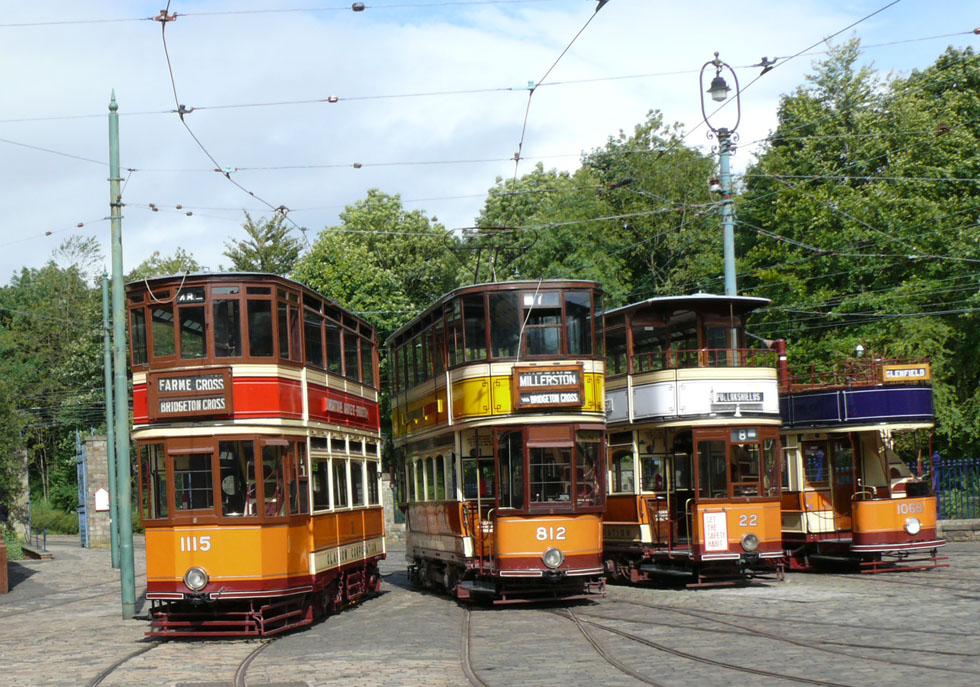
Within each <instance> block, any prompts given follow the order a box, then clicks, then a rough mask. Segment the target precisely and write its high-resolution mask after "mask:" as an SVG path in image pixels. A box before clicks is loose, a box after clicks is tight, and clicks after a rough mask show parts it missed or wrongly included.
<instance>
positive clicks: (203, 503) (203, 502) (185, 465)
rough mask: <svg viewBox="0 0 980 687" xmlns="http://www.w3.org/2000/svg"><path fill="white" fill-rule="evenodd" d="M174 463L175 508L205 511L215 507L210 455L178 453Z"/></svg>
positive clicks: (174, 457)
mask: <svg viewBox="0 0 980 687" xmlns="http://www.w3.org/2000/svg"><path fill="white" fill-rule="evenodd" d="M173 461H174V494H175V498H174V508H175V509H176V510H205V509H209V508H212V507H213V505H214V490H213V488H212V486H211V454H210V453H178V454H175V455H174V456H173Z"/></svg>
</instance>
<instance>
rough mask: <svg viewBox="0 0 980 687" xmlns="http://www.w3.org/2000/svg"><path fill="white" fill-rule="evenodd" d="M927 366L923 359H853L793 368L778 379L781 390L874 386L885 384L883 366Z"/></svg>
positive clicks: (913, 381)
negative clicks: (785, 377)
mask: <svg viewBox="0 0 980 687" xmlns="http://www.w3.org/2000/svg"><path fill="white" fill-rule="evenodd" d="M927 363H928V360H926V359H924V358H887V359H886V358H854V359H852V360H837V361H834V362H831V363H812V364H810V365H793V366H790V367H789V369H788V376H787V379H786V380H782V381H783V386H784V388H783V391H787V390H794V391H799V390H803V389H823V388H832V387H847V386H876V385H878V384H882V383H884V381H885V380H884V377H883V372H882V369H883V366H885V365H925V364H927ZM917 381H918V380H916V379H914V378H913V379H908V380H906V383H910V384H914V383H916V382H917Z"/></svg>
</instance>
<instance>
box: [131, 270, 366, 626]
mask: <svg viewBox="0 0 980 687" xmlns="http://www.w3.org/2000/svg"><path fill="white" fill-rule="evenodd" d="M127 303H128V310H129V333H130V342H131V350H130V353H131V356H132V368H133V422H134V427H133V440H134V441H135V442H136V450H137V462H138V465H139V489H138V493H139V503H140V506H139V507H140V513H141V516H142V522H143V526H144V528H145V530H146V576H147V583H146V588H147V598H148V599H149V600H150V603H151V611H150V620H151V629H150V632H149V633H148V634H150V635H154V636H163V637H173V636H194V635H211V636H215V635H225V636H241V635H256V636H264V635H271V634H275V633H277V632H282V631H284V630H287V629H290V628H293V627H298V626H301V625H305V624H308V623H310V622H312V621H313V620H314V619H315V618H316V617H318V616H321V615H324V614H326V613H327V612H329V611H331V610H336V609H338V608H341V607H342V606H344V605H346V604H348V603H351V602H352V601H355V600H356V599H359V598H361V597H363V596H365V595H367V594H372V593H374V592H377V591H378V589H379V585H380V577H379V575H378V567H377V564H378V561H379V560H380V559H381V558H383V557H384V518H383V514H382V506H381V493H380V482H379V478H380V471H379V459H380V451H379V447H380V425H379V415H378V384H377V379H378V373H377V364H378V363H377V349H376V344H375V334H374V330H373V329H372V328H371V327H370V326H369V325H368V324H367V323H365V322H364V321H363V320H361V319H360V318H358V317H356V316H355V315H353V314H352V313H350V312H347V311H346V310H344V309H342V308H340V307H338V306H337V305H336V304H335V303H333V302H331V301H330V300H328V299H326V298H324V297H323V296H321V295H319V294H317V293H315V292H313V291H311V290H310V289H308V288H306V287H304V286H302V285H301V284H298V283H296V282H294V281H290V280H288V279H284V278H281V277H277V276H274V275H269V274H250V273H236V274H200V275H197V274H192V275H184V276H176V277H167V278H156V279H149V280H144V281H139V282H133V283H131V284H129V285H128V286H127Z"/></svg>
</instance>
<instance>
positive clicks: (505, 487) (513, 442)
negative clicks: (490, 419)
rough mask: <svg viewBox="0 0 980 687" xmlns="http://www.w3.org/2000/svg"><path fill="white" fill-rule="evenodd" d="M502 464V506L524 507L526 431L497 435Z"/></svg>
mask: <svg viewBox="0 0 980 687" xmlns="http://www.w3.org/2000/svg"><path fill="white" fill-rule="evenodd" d="M497 462H498V464H499V465H500V507H501V508H523V507H524V433H523V432H522V431H521V430H519V429H518V430H509V431H506V432H500V433H499V434H498V435H497Z"/></svg>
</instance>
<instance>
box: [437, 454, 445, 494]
mask: <svg viewBox="0 0 980 687" xmlns="http://www.w3.org/2000/svg"><path fill="white" fill-rule="evenodd" d="M435 484H436V501H445V500H446V461H445V460H444V459H443V457H442V456H441V455H440V456H436V483H435Z"/></svg>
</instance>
